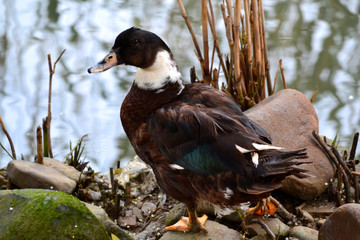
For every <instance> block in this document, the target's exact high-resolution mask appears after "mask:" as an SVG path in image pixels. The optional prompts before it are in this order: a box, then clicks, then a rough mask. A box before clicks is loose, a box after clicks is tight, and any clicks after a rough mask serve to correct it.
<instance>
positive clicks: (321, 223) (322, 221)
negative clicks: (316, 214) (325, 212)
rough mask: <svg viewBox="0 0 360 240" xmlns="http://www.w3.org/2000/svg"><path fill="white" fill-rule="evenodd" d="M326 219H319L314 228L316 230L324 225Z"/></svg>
mask: <svg viewBox="0 0 360 240" xmlns="http://www.w3.org/2000/svg"><path fill="white" fill-rule="evenodd" d="M325 221H326V219H325V218H321V219H319V220H317V221H316V226H317V227H318V228H320V227H321V226H322V225H323V224H324V223H325Z"/></svg>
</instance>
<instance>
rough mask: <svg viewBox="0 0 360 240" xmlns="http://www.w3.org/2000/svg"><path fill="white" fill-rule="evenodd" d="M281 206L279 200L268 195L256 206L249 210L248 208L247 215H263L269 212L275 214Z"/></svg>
mask: <svg viewBox="0 0 360 240" xmlns="http://www.w3.org/2000/svg"><path fill="white" fill-rule="evenodd" d="M278 207H279V202H278V201H277V200H276V199H275V198H273V197H271V196H270V197H268V198H263V199H262V200H261V201H259V202H258V203H257V204H256V206H255V207H253V208H249V209H248V210H246V214H247V215H253V214H256V215H260V216H263V215H265V214H269V215H273V214H274V213H275V212H276V210H277V209H278Z"/></svg>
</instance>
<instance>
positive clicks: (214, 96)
mask: <svg viewBox="0 0 360 240" xmlns="http://www.w3.org/2000/svg"><path fill="white" fill-rule="evenodd" d="M180 88H181V86H179V85H177V84H168V86H167V87H166V90H165V91H163V92H162V93H155V91H145V90H142V89H140V88H138V87H137V86H136V85H135V84H134V85H133V86H132V88H131V89H130V91H129V93H128V95H127V96H126V98H125V100H124V102H123V104H122V107H121V121H122V124H123V127H124V129H125V132H126V134H127V136H128V138H129V140H130V142H131V144H132V146H133V147H134V149H135V151H136V153H137V154H138V155H139V157H140V158H141V159H143V160H144V161H145V162H146V163H147V164H149V165H150V166H151V167H152V168H153V170H154V173H155V176H156V178H157V181H158V183H159V185H160V186H161V188H162V189H163V190H164V191H165V193H167V194H168V195H170V196H172V197H174V198H175V199H177V200H179V201H181V202H184V203H186V204H193V205H195V204H196V203H197V202H198V201H201V200H207V201H209V202H212V203H214V204H217V205H222V206H225V205H226V206H231V205H237V204H239V203H241V202H245V201H257V200H259V199H261V198H264V197H267V196H268V195H269V194H270V193H271V192H272V191H273V190H275V189H277V188H279V187H280V186H281V184H280V183H281V180H283V178H284V177H286V176H287V175H289V174H296V173H299V172H301V170H299V169H298V168H296V167H294V166H293V165H294V162H293V163H292V164H291V167H292V168H289V166H288V165H286V164H285V166H283V167H282V168H280V167H279V166H278V169H273V170H275V171H274V172H273V173H271V172H266V171H267V169H266V168H267V167H269V166H266V165H265V166H264V165H263V164H260V165H259V166H258V167H255V166H254V164H253V163H252V162H251V157H250V158H247V159H246V158H244V159H240V158H239V159H237V160H236V159H229V161H234V165H236V164H239V163H240V164H241V166H240V169H237V172H235V171H230V170H228V171H220V172H216V171H218V170H215V172H214V173H209V174H204V173H200V174H198V173H196V172H194V171H191V169H186V168H183V169H174V168H173V167H171V165H172V164H176V162H177V159H178V158H179V157H181V156H179V155H181V154H186V152H191V151H193V150H195V149H196V147H197V146H198V145H201V144H212V143H213V142H220V143H217V144H221V141H222V140H221V138H229V139H231V138H233V137H237V135H239V134H241V132H239V131H243V134H244V135H246V136H245V137H243V138H244V139H247V140H248V141H249V140H251V141H252V142H258V143H263V144H268V142H269V141H270V140H269V138H268V136H267V135H266V133H265V132H264V130H262V129H261V128H259V127H257V126H255V125H253V124H251V123H250V122H249V121H248V119H247V118H246V117H245V115H244V114H242V113H241V110H240V108H239V106H237V105H236V104H235V103H234V102H233V100H231V99H230V98H229V97H228V96H227V95H226V94H224V93H222V92H220V91H217V90H215V89H214V88H212V87H209V86H205V85H203V84H191V85H185V88H184V89H183V90H182V92H181V94H179V95H177V93H178V92H179V90H180ZM205 109H207V110H206V111H205ZM214 109H216V110H217V111H218V112H215V113H213V114H214V115H217V117H218V119H213V121H214V122H212V123H211V122H209V119H207V116H206V117H205V116H202V115H203V114H209V112H210V111H213V110H214ZM222 113H227V116H224V115H221V114H222ZM164 118H166V119H167V120H164ZM182 118H183V120H184V121H187V123H186V124H188V125H189V127H190V128H197V129H198V133H196V134H194V135H193V136H189V137H188V139H186V140H185V139H184V137H179V135H183V134H182V133H181V132H180V131H181V130H180V129H177V132H176V131H175V132H174V131H169V129H167V126H165V125H164V124H166V123H168V124H170V123H171V122H172V123H173V124H178V123H177V122H178V121H181V120H182ZM221 118H223V119H221ZM202 122H203V123H202ZM190 125H191V126H190ZM184 127H186V126H184ZM190 131H191V130H190ZM249 136H251V137H249ZM185 138H186V137H185ZM238 138H239V140H241V136H238ZM219 139H220V140H219ZM223 141H224V142H223V143H222V144H224V145H226V144H228V142H226V140H225V139H224V140H223ZM266 141H267V142H266ZM161 142H164V144H163V146H162V147H161V146H159V144H161ZM165 143H166V144H165ZM185 145H188V146H185ZM234 146H235V143H234V144H233V146H228V148H229V151H230V152H231V151H234V150H233V148H234ZM225 148H226V147H225ZM230 148H232V149H230ZM184 149H185V150H184ZM186 149H187V150H186ZM179 151H181V153H179ZM273 153H274V151H273V150H270V151H268V153H267V154H266V155H267V156H269V158H270V157H271V156H272V154H273ZM276 153H277V154H278V152H276ZM296 153H298V152H292V153H291V154H287V153H284V154H283V157H285V156H286V158H288V161H290V162H291V161H292V159H293V158H294V157H291V156H296ZM300 153H302V155H301V154H300V155H299V156H298V157H304V156H305V155H304V154H303V152H300ZM171 155H173V157H174V159H171V158H168V157H169V156H171ZM229 155H231V153H230V154H229ZM200 157H201V156H200ZM225 157H226V156H225ZM269 160H270V159H269ZM236 161H240V162H238V163H236ZM269 169H271V165H270V167H269ZM234 170H235V169H234Z"/></svg>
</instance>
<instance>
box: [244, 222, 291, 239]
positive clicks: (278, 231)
mask: <svg viewBox="0 0 360 240" xmlns="http://www.w3.org/2000/svg"><path fill="white" fill-rule="evenodd" d="M260 219H261V220H262V221H263V222H264V223H265V224H266V225H267V226H268V227H269V229H270V230H271V231H272V232H273V233H274V234H275V236H281V237H285V236H287V235H288V233H289V229H290V227H289V226H287V225H286V224H284V223H282V222H281V221H280V220H279V219H278V218H266V219H262V218H260ZM247 228H248V232H249V235H250V236H251V237H254V236H256V235H264V236H265V235H266V231H265V230H264V229H262V227H261V226H260V225H259V224H258V223H252V224H249V225H248V226H247Z"/></svg>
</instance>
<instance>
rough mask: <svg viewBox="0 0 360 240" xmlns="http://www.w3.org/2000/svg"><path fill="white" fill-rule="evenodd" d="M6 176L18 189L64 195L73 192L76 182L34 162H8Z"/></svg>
mask: <svg viewBox="0 0 360 240" xmlns="http://www.w3.org/2000/svg"><path fill="white" fill-rule="evenodd" d="M7 175H8V176H9V178H10V181H11V183H13V184H15V185H16V186H17V187H19V188H42V189H54V190H59V191H62V192H66V193H72V192H73V191H74V190H75V187H76V182H75V181H74V180H72V179H70V178H68V177H67V176H65V175H63V174H62V173H60V172H58V171H57V170H55V169H53V168H51V167H47V166H45V165H41V164H38V163H34V162H27V161H22V160H13V161H10V162H9V163H8V165H7Z"/></svg>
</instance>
